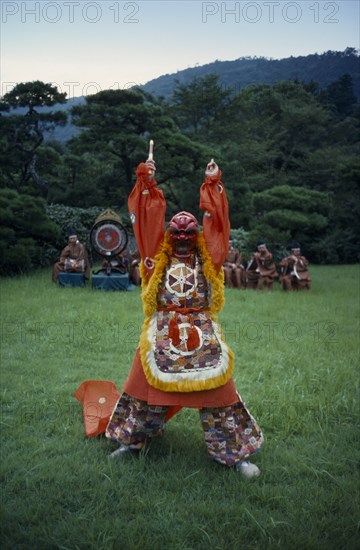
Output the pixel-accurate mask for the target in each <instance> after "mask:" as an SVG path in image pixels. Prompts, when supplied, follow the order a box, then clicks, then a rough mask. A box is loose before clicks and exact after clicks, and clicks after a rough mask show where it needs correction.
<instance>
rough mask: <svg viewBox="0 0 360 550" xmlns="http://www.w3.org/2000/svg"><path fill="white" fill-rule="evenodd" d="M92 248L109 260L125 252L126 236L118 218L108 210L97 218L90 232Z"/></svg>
mask: <svg viewBox="0 0 360 550" xmlns="http://www.w3.org/2000/svg"><path fill="white" fill-rule="evenodd" d="M90 243H91V246H92V248H93V249H94V250H95V252H97V253H98V254H100V255H101V256H104V257H105V258H107V259H111V258H112V257H114V256H117V255H118V254H121V252H122V251H123V250H125V248H126V245H127V243H128V234H127V231H126V229H125V227H124V226H123V225H122V223H121V220H120V218H119V216H118V215H117V214H116V213H115V212H113V211H112V210H110V209H108V210H105V211H104V212H102V213H101V214H100V216H98V217H97V219H96V221H95V224H94V225H93V227H92V229H91V231H90Z"/></svg>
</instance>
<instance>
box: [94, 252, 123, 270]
mask: <svg viewBox="0 0 360 550" xmlns="http://www.w3.org/2000/svg"><path fill="white" fill-rule="evenodd" d="M128 264H129V261H128V257H127V253H126V250H123V251H122V252H120V254H115V256H111V258H108V259H106V258H104V260H103V261H102V264H101V267H103V268H107V269H108V270H109V272H110V273H111V271H114V272H115V273H116V272H117V273H127V272H128Z"/></svg>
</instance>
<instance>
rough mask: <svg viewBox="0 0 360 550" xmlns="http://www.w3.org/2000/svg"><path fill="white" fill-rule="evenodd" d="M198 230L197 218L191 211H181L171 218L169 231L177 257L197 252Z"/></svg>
mask: <svg viewBox="0 0 360 550" xmlns="http://www.w3.org/2000/svg"><path fill="white" fill-rule="evenodd" d="M198 231H199V225H198V222H197V219H196V218H195V216H193V215H192V214H189V212H179V213H178V214H175V216H173V217H172V218H171V220H170V222H169V225H168V233H169V236H170V242H171V245H172V247H173V251H174V255H175V256H176V257H178V258H188V257H189V256H190V255H191V254H193V253H194V252H195V248H196V240H197V236H198Z"/></svg>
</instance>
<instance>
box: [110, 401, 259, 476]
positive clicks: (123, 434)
mask: <svg viewBox="0 0 360 550" xmlns="http://www.w3.org/2000/svg"><path fill="white" fill-rule="evenodd" d="M239 399H240V398H239ZM167 411H168V407H166V406H150V405H148V404H147V403H146V401H141V400H139V399H135V398H134V397H131V396H129V395H127V394H126V393H123V394H122V396H121V398H120V399H119V402H118V404H117V406H116V408H115V410H114V413H113V415H112V418H111V420H110V422H109V424H108V427H107V430H106V436H107V437H108V438H110V439H113V440H115V441H117V442H118V443H119V444H121V445H125V446H129V448H131V449H138V450H140V449H142V448H143V447H144V445H145V444H146V443H148V442H150V441H151V439H152V438H154V437H159V436H161V435H163V432H164V426H165V422H166V414H167ZM199 412H200V421H201V425H202V428H203V431H204V437H205V443H206V446H207V450H208V453H209V455H210V457H211V458H212V459H214V460H216V461H217V462H220V464H223V465H225V466H234V465H236V464H237V463H238V462H241V461H242V460H246V459H247V458H248V457H249V456H250V455H252V454H254V453H256V452H257V451H258V450H259V449H260V447H261V445H262V443H263V436H262V433H261V431H260V429H259V426H258V425H257V423H256V421H255V420H254V418H253V417H252V416H251V414H250V413H249V411H248V410H247V408H246V406H245V404H243V403H242V402H241V400H239V402H238V403H236V404H235V405H230V406H229V407H220V408H206V409H200V411H199Z"/></svg>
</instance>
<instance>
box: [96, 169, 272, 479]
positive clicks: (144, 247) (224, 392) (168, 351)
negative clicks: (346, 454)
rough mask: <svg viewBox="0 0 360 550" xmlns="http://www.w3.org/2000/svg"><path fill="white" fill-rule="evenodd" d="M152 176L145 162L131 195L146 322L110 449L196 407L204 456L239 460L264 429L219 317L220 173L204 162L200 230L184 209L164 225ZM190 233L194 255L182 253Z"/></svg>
mask: <svg viewBox="0 0 360 550" xmlns="http://www.w3.org/2000/svg"><path fill="white" fill-rule="evenodd" d="M210 166H211V169H210V168H209V167H210ZM213 166H215V167H216V169H215V168H214V167H213ZM150 174H151V170H149V161H148V162H147V163H146V164H145V163H141V164H140V165H139V166H138V168H137V171H136V175H137V180H136V184H135V187H134V189H133V191H132V193H131V195H130V197H129V201H128V206H129V211H130V218H131V221H132V223H133V227H134V232H135V236H136V240H137V244H138V248H139V252H140V255H141V260H142V265H141V278H142V289H143V290H142V298H143V304H144V313H145V322H144V325H143V329H142V334H141V337H140V342H139V346H138V349H137V351H136V353H135V358H134V361H133V365H132V368H131V371H130V373H129V376H128V378H127V380H126V381H125V384H124V386H123V389H124V393H123V395H122V396H121V398H120V400H119V402H118V405H117V407H115V410H114V413H113V415H112V418H111V419H110V422H109V424H108V427H107V430H106V435H107V437H109V438H111V439H113V440H116V441H117V442H118V443H120V448H119V449H118V451H115V452H114V453H113V455H118V454H120V452H123V451H124V450H129V449H140V448H142V447H143V446H144V444H145V443H146V442H147V441H148V440H149V439H151V438H152V437H154V436H155V435H161V434H162V431H163V427H164V422H165V421H166V419H169V418H170V417H171V416H172V415H173V414H174V413H175V412H177V411H178V410H179V409H181V408H182V407H192V408H197V409H199V410H200V418H201V423H202V427H203V430H204V434H205V441H206V444H207V447H208V452H209V454H210V456H212V458H214V459H215V460H217V461H218V462H220V463H222V464H225V465H227V466H234V465H240V463H243V462H244V460H245V458H246V457H248V456H250V455H251V454H253V453H254V452H256V451H257V450H258V449H259V448H260V446H261V444H262V434H261V432H260V430H259V428H258V426H257V424H256V422H255V420H254V419H253V418H252V417H251V415H250V413H249V412H248V411H247V409H246V407H245V405H244V404H243V403H242V402H241V400H240V398H239V395H238V394H237V392H236V389H235V385H234V381H233V378H232V373H233V368H234V356H233V352H232V351H231V349H230V348H229V347H228V346H227V344H226V343H225V341H224V339H223V337H222V334H221V329H220V327H219V326H218V324H217V322H216V318H215V313H218V312H219V311H220V310H221V308H222V306H223V300H224V280H223V279H224V276H223V270H222V265H223V263H224V261H225V258H226V256H227V252H228V242H229V232H230V222H229V216H228V202H227V198H226V193H225V189H224V186H223V184H222V183H221V181H220V178H221V172H220V170H219V169H218V168H217V166H216V165H215V163H210V164H209V165H208V170H207V172H206V174H207V177H206V179H205V182H204V183H203V184H202V186H201V189H200V208H201V209H202V210H203V211H204V219H203V233H198V231H197V221H196V219H195V218H194V217H193V216H192V215H191V214H189V213H187V212H181V213H179V214H177V215H176V216H174V217H173V218H172V220H171V222H170V224H169V228H168V230H167V231H166V232H165V210H166V203H165V199H164V195H163V192H162V190H160V189H159V188H158V187H157V184H156V181H155V179H153V177H152V176H151V175H150ZM186 227H187V229H185V228H186ZM189 227H191V228H192V229H191V230H190V229H189ZM171 231H173V233H171ZM174 235H175V236H174ZM172 239H173V240H172ZM174 239H179V240H178V241H176V243H177V244H178V245H179V248H176V249H175V244H174V243H175V240H174ZM182 239H183V240H182ZM187 239H188V240H187ZM191 239H193V243H194V247H193V248H192V249H191V253H190V252H189V253H186V254H185V253H182V251H183V250H184V240H185V241H186V243H187V244H188V243H189V242H190V240H191ZM187 244H186V245H185V249H186V250H187V248H186V247H187ZM189 246H190V245H189ZM181 247H182V248H181ZM189 250H190V248H189ZM211 426H213V428H211ZM214 426H216V427H217V429H216V430H215V428H214ZM224 438H225V440H226V441H227V445H226V446H225V445H224V444H223V441H224ZM242 465H244V464H242ZM247 465H248V464H247ZM251 466H252V467H253V468H254V469H256V470H258V469H257V468H256V466H254V465H251ZM238 469H240V468H238ZM248 471H249V470H248ZM253 475H258V474H257V473H256V474H253Z"/></svg>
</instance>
